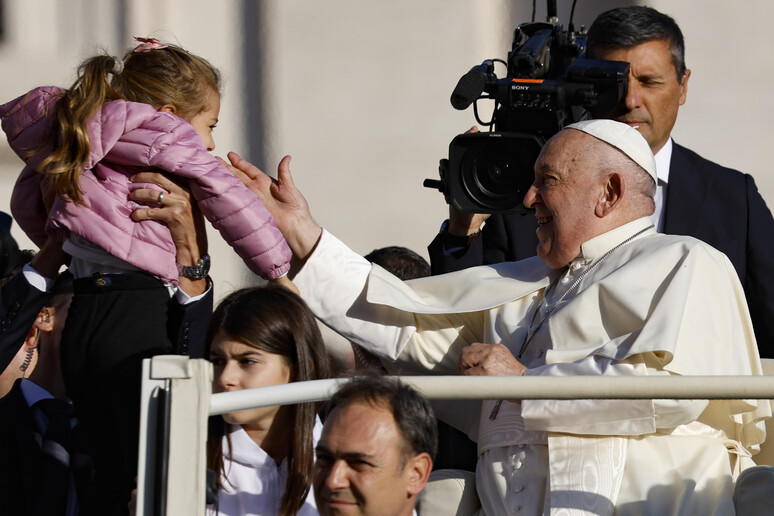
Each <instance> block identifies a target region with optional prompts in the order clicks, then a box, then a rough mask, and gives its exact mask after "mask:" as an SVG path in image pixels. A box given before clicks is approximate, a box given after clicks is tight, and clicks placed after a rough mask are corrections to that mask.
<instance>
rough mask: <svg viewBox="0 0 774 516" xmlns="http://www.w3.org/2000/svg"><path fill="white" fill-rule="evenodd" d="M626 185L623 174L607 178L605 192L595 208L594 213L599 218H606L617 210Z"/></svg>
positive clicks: (611, 175) (613, 174) (614, 174)
mask: <svg viewBox="0 0 774 516" xmlns="http://www.w3.org/2000/svg"><path fill="white" fill-rule="evenodd" d="M625 187H626V185H625V182H624V178H623V176H622V175H621V174H618V173H615V172H614V173H612V174H610V175H609V176H608V177H607V180H606V181H605V183H604V185H603V190H602V193H601V195H600V196H599V199H597V205H596V206H595V207H594V213H595V214H596V216H597V217H599V218H602V217H606V216H607V215H609V214H610V213H612V212H613V210H615V208H616V207H617V206H618V203H619V201H620V200H621V198H622V197H623V194H624V189H625Z"/></svg>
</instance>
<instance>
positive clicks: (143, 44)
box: [134, 36, 167, 52]
mask: <svg viewBox="0 0 774 516" xmlns="http://www.w3.org/2000/svg"><path fill="white" fill-rule="evenodd" d="M134 39H135V41H139V42H140V44H139V45H137V48H135V49H134V51H135V52H146V51H148V50H158V49H160V48H167V45H165V44H163V43H161V42H160V41H159V40H157V39H156V38H138V37H137V36H135V37H134Z"/></svg>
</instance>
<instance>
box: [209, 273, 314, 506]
mask: <svg viewBox="0 0 774 516" xmlns="http://www.w3.org/2000/svg"><path fill="white" fill-rule="evenodd" d="M207 342H208V343H210V361H211V362H212V363H213V366H214V371H215V375H214V380H213V392H230V391H237V390H241V389H250V388H254V387H264V386H268V385H276V384H284V383H288V382H295V381H305V380H316V379H320V378H326V377H327V376H328V358H327V355H326V353H325V349H324V345H323V342H322V337H321V335H320V331H319V329H318V327H317V322H316V320H315V318H314V316H313V315H312V313H311V311H310V310H309V309H308V308H307V306H306V304H305V303H304V302H303V301H302V300H301V299H300V298H299V297H298V296H296V295H295V294H293V293H292V292H290V291H288V290H286V289H284V288H281V287H277V286H267V287H258V288H248V289H243V290H239V291H237V292H234V293H233V294H231V295H230V296H228V297H227V298H226V299H224V300H223V301H222V302H221V303H220V305H219V306H218V308H217V309H216V310H215V313H214V314H213V316H212V319H211V320H210V325H209V328H208V329H207ZM316 410H317V404H315V403H302V404H298V405H285V406H281V407H266V408H258V409H249V410H243V411H240V412H234V413H230V414H225V415H223V416H222V417H220V416H217V417H212V418H210V434H209V438H208V444H207V446H208V467H209V468H210V469H212V470H213V471H215V472H217V473H218V475H219V479H218V482H217V486H218V502H217V506H215V507H212V508H211V509H210V514H213V515H214V514H221V515H226V516H237V515H247V514H279V515H280V516H290V515H295V514H299V515H304V516H307V515H316V514H317V509H316V505H315V503H314V496H313V494H312V493H311V492H310V485H311V473H312V463H313V461H314V442H316V441H317V439H319V437H320V431H321V430H322V425H321V424H320V421H319V419H317V417H316ZM256 493H258V494H256Z"/></svg>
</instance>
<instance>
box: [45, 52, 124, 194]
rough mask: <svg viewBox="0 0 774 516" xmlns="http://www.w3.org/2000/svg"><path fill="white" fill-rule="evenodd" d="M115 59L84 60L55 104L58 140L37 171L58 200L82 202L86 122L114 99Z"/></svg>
mask: <svg viewBox="0 0 774 516" xmlns="http://www.w3.org/2000/svg"><path fill="white" fill-rule="evenodd" d="M116 60H118V58H113V57H112V56H108V55H99V56H95V57H92V58H90V59H88V60H87V61H85V62H84V63H83V64H81V66H80V67H79V68H78V78H77V80H76V81H75V83H74V84H73V85H72V87H71V88H70V89H69V90H67V92H65V94H64V95H63V96H62V99H61V100H60V101H59V102H57V104H56V108H55V114H56V123H57V127H58V129H59V132H60V138H61V141H59V142H57V145H56V146H55V150H54V152H52V153H51V154H50V155H49V156H48V157H47V158H46V159H45V160H43V163H42V165H41V170H42V171H43V172H45V173H46V174H47V175H48V176H49V178H50V180H51V181H52V182H53V186H54V190H55V191H56V193H57V195H59V197H61V198H62V199H65V200H71V201H73V202H76V203H80V202H82V201H81V193H82V192H81V190H80V188H79V186H78V180H79V178H80V175H81V172H82V171H83V166H84V164H85V163H86V161H87V160H88V158H89V152H90V149H91V146H90V143H89V134H88V132H87V131H86V121H87V120H88V119H89V117H90V116H91V115H93V114H94V113H95V112H96V111H97V110H98V109H99V108H100V107H101V106H102V104H103V103H104V102H105V101H107V100H114V99H116V98H118V95H117V94H116V92H115V90H114V89H113V87H112V86H111V85H110V73H111V72H112V71H114V70H115V69H116V68H117V67H116V65H117V64H118V63H116ZM116 71H117V70H116Z"/></svg>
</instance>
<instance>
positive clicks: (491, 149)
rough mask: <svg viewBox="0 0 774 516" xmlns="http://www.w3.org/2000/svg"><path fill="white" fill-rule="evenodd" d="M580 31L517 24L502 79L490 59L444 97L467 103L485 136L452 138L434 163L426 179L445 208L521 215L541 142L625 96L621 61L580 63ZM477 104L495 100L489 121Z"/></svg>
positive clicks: (582, 42) (626, 68)
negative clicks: (436, 176)
mask: <svg viewBox="0 0 774 516" xmlns="http://www.w3.org/2000/svg"><path fill="white" fill-rule="evenodd" d="M585 52H586V34H585V32H577V33H576V32H574V31H572V30H570V31H565V30H563V28H562V26H561V25H555V24H552V23H544V22H538V23H523V24H521V25H519V26H518V27H517V28H516V29H515V31H514V40H513V47H512V50H511V52H509V54H508V61H507V63H505V64H506V65H507V67H508V76H507V77H505V78H503V79H499V78H498V77H497V76H496V75H495V73H494V66H495V60H488V61H484V62H483V63H482V64H480V65H478V66H474V67H473V68H472V69H471V70H470V71H469V72H468V73H466V74H465V75H463V76H462V78H460V80H459V82H458V83H457V86H456V87H455V88H454V92H453V93H452V95H451V104H452V106H453V107H454V108H456V109H460V110H462V109H467V107H468V106H470V105H471V104H473V105H474V112H475V116H476V120H477V121H478V123H479V124H481V125H484V126H489V127H490V128H493V129H494V131H493V132H488V133H472V134H465V135H459V136H457V137H455V138H454V140H452V142H451V144H450V145H449V159H448V160H441V167H440V175H441V179H440V181H438V180H432V179H426V180H425V183H424V186H426V187H429V188H437V189H438V190H440V191H441V193H443V194H444V197H445V198H446V202H447V203H448V204H450V205H452V206H453V207H454V208H455V209H457V210H458V211H461V212H467V213H504V212H513V211H516V212H519V211H526V209H525V208H524V206H523V204H522V199H523V197H524V194H525V193H526V191H527V189H529V186H530V185H531V184H532V182H533V180H534V170H533V167H534V164H535V160H536V159H537V156H538V154H540V149H541V148H542V146H543V144H544V143H545V142H546V141H547V140H548V139H549V138H550V137H551V136H553V135H554V134H556V133H557V132H559V131H560V130H561V129H562V128H563V127H565V126H566V125H568V124H571V123H573V122H577V121H580V120H583V119H586V118H592V117H594V116H596V115H599V114H602V113H606V112H608V111H610V110H612V109H613V108H614V107H615V106H616V105H617V104H618V103H619V102H620V99H621V98H623V97H624V96H625V94H626V87H627V80H628V74H629V63H624V62H619V61H602V60H594V59H586V58H585ZM479 99H490V100H494V101H495V109H494V114H493V117H492V120H491V121H490V122H487V123H485V122H482V121H481V120H480V119H479V117H478V110H477V108H476V104H475V103H476V102H477V101H478V100H479Z"/></svg>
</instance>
